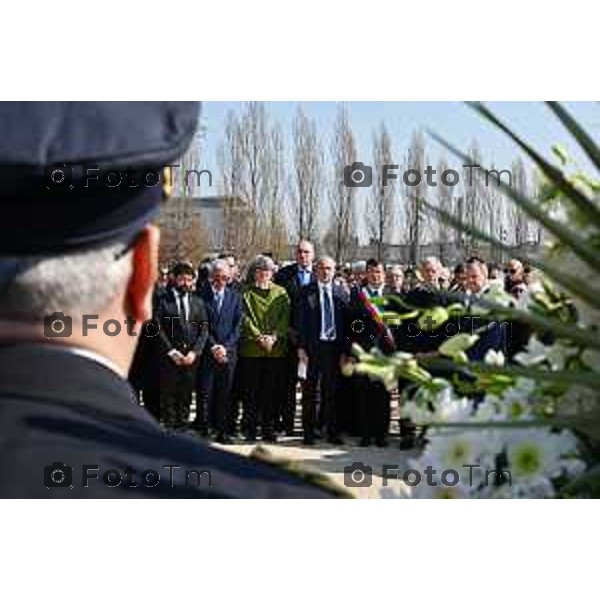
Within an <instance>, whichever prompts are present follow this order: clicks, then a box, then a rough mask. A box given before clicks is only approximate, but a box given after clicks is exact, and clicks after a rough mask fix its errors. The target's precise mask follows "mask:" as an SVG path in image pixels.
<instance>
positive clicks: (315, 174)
mask: <svg viewBox="0 0 600 600" xmlns="http://www.w3.org/2000/svg"><path fill="white" fill-rule="evenodd" d="M322 184H323V154H322V150H321V145H320V143H319V139H318V135H317V126H316V123H315V122H314V120H312V119H310V118H308V117H307V116H306V115H305V113H304V111H303V110H302V107H301V106H299V107H298V110H297V112H296V117H295V119H294V182H293V187H294V193H293V195H292V198H293V207H292V208H293V216H294V223H295V232H296V237H297V239H299V240H300V239H305V240H311V241H316V239H317V237H318V219H319V212H320V204H321V193H322V192H321V190H322Z"/></svg>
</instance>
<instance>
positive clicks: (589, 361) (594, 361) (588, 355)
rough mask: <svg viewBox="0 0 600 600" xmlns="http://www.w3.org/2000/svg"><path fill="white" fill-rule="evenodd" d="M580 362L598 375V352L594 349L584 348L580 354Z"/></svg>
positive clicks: (599, 362)
mask: <svg viewBox="0 0 600 600" xmlns="http://www.w3.org/2000/svg"><path fill="white" fill-rule="evenodd" d="M581 360H582V361H583V363H584V364H585V365H586V366H588V367H589V368H590V369H592V370H594V371H596V372H599V373H600V351H599V350H596V349H594V348H586V349H585V350H584V351H583V353H582V354H581Z"/></svg>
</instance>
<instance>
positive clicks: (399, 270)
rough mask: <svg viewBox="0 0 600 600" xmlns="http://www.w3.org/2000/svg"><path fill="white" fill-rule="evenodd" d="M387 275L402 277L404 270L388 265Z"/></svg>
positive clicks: (399, 266) (398, 266) (400, 267)
mask: <svg viewBox="0 0 600 600" xmlns="http://www.w3.org/2000/svg"><path fill="white" fill-rule="evenodd" d="M388 273H398V274H399V275H402V276H403V277H404V269H403V268H402V265H390V266H389V267H388Z"/></svg>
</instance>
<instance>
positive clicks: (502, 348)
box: [458, 259, 510, 362]
mask: <svg viewBox="0 0 600 600" xmlns="http://www.w3.org/2000/svg"><path fill="white" fill-rule="evenodd" d="M465 287H466V288H467V301H468V303H469V304H470V305H472V304H476V303H477V299H478V298H482V299H485V297H486V295H487V294H489V293H490V285H489V281H488V269H487V265H486V264H485V263H484V262H483V261H481V260H478V259H470V260H469V261H468V262H467V265H466V282H465ZM508 299H509V296H508V295H507V300H508ZM458 325H459V326H458V329H460V330H461V331H462V332H463V333H471V334H474V333H476V334H477V335H479V339H478V340H477V342H476V343H475V344H474V345H473V346H472V347H471V348H469V349H468V350H467V351H466V354H467V357H468V359H469V360H470V361H472V362H483V360H484V359H485V355H486V354H487V353H488V352H489V351H490V350H494V351H495V352H502V353H503V354H504V355H505V356H506V354H507V337H508V336H507V334H508V331H507V329H508V327H509V326H510V324H509V323H508V322H498V321H496V320H493V321H489V320H487V321H484V320H483V319H482V318H478V317H477V316H464V317H462V318H461V319H460V322H459V324H458Z"/></svg>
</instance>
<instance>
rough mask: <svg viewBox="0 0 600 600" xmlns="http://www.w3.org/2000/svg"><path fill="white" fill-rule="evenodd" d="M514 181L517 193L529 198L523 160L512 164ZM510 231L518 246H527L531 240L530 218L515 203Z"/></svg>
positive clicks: (510, 213)
mask: <svg viewBox="0 0 600 600" xmlns="http://www.w3.org/2000/svg"><path fill="white" fill-rule="evenodd" d="M512 180H513V187H514V189H515V191H517V192H519V193H520V194H521V195H524V196H528V194H529V186H528V181H527V172H526V170H525V165H524V164H523V161H522V160H521V158H518V159H516V160H515V161H514V162H513V164H512ZM509 230H512V231H513V232H514V237H513V243H514V244H515V245H516V246H520V245H522V244H525V243H526V242H528V241H529V239H530V236H529V220H528V217H527V215H526V214H525V213H524V212H523V211H522V210H521V209H520V208H519V207H518V206H517V205H516V204H515V203H514V202H512V203H511V210H510V211H509Z"/></svg>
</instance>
